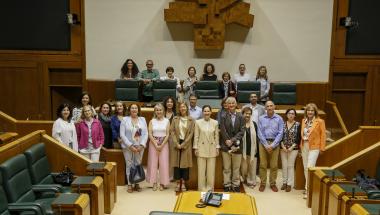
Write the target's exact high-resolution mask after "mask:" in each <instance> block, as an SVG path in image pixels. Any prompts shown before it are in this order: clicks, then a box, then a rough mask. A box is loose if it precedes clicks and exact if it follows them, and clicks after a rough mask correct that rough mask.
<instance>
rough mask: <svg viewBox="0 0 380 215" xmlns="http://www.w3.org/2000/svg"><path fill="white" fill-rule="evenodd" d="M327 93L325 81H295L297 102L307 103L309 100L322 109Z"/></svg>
mask: <svg viewBox="0 0 380 215" xmlns="http://www.w3.org/2000/svg"><path fill="white" fill-rule="evenodd" d="M327 94H328V84H327V83H315V82H304V83H297V104H307V103H309V102H314V103H315V104H316V105H317V106H318V108H320V109H322V110H324V109H325V103H326V100H327Z"/></svg>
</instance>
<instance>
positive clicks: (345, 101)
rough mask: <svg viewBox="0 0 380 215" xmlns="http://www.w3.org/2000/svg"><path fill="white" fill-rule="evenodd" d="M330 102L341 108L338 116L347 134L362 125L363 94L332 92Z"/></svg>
mask: <svg viewBox="0 0 380 215" xmlns="http://www.w3.org/2000/svg"><path fill="white" fill-rule="evenodd" d="M332 100H333V101H335V102H336V103H337V105H338V106H339V107H341V108H339V110H340V114H341V115H342V118H343V120H344V121H345V122H346V126H347V129H348V131H349V132H352V131H354V130H356V129H358V127H359V126H360V125H363V122H364V120H363V112H364V105H365V104H364V102H365V94H364V93H363V92H333V95H332Z"/></svg>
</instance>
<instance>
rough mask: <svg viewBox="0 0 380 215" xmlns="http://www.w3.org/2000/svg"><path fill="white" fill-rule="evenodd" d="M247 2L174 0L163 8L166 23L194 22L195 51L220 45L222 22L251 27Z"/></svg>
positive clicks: (222, 41) (219, 47)
mask: <svg viewBox="0 0 380 215" xmlns="http://www.w3.org/2000/svg"><path fill="white" fill-rule="evenodd" d="M249 7H250V4H249V3H246V2H243V1H242V0H175V1H174V2H170V3H169V9H165V11H164V14H165V21H166V22H186V23H192V24H193V25H194V48H195V49H196V50H202V49H203V50H205V49H218V50H221V49H223V48H224V41H225V31H226V25H228V24H231V23H236V24H238V25H241V26H243V27H246V28H252V26H253V17H254V16H253V15H252V14H250V13H249Z"/></svg>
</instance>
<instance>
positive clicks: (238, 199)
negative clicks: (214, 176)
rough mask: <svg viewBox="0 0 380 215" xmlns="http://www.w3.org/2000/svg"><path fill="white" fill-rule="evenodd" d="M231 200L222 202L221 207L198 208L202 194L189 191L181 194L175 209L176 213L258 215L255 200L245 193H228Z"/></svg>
mask: <svg viewBox="0 0 380 215" xmlns="http://www.w3.org/2000/svg"><path fill="white" fill-rule="evenodd" d="M228 194H230V199H229V200H224V199H223V200H222V205H221V206H220V207H212V206H207V207H205V208H197V207H195V205H196V204H197V203H199V200H200V198H201V192H199V191H187V192H183V193H181V194H180V195H179V196H178V198H177V202H176V204H175V207H174V212H187V213H200V214H203V215H215V214H246V215H257V208H256V202H255V199H254V198H253V197H252V196H250V195H248V194H244V193H228Z"/></svg>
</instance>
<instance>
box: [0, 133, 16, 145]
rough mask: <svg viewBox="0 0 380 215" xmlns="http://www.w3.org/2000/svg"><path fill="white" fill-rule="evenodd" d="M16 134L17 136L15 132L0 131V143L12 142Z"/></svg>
mask: <svg viewBox="0 0 380 215" xmlns="http://www.w3.org/2000/svg"><path fill="white" fill-rule="evenodd" d="M17 136H18V134H17V133H15V132H4V133H0V145H1V144H5V143H9V142H12V141H13V140H15V139H16V137H17Z"/></svg>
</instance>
